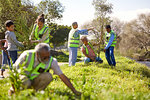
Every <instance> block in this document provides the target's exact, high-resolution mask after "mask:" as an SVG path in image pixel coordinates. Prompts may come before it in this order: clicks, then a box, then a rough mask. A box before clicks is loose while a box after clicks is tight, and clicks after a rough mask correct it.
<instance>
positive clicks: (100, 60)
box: [84, 57, 103, 64]
mask: <svg viewBox="0 0 150 100" xmlns="http://www.w3.org/2000/svg"><path fill="white" fill-rule="evenodd" d="M89 62H93V61H92V59H90V58H88V57H85V59H84V63H85V64H87V63H89ZM96 62H101V63H102V62H103V60H102V59H101V58H100V57H96Z"/></svg>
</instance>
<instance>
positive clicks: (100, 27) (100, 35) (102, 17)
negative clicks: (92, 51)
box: [92, 0, 112, 56]
mask: <svg viewBox="0 0 150 100" xmlns="http://www.w3.org/2000/svg"><path fill="white" fill-rule="evenodd" d="M92 4H93V6H94V7H95V15H96V19H94V20H93V22H92V23H93V24H94V26H96V27H95V28H96V30H97V32H94V34H95V36H96V37H97V41H99V42H100V44H102V45H104V35H105V33H104V29H105V27H104V26H105V25H106V24H110V22H111V21H110V17H109V16H108V14H110V13H112V4H110V3H107V0H93V3H92ZM99 55H100V45H99V48H98V56H99Z"/></svg>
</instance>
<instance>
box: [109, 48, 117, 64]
mask: <svg viewBox="0 0 150 100" xmlns="http://www.w3.org/2000/svg"><path fill="white" fill-rule="evenodd" d="M110 58H111V61H112V65H113V66H116V61H115V57H114V47H110Z"/></svg>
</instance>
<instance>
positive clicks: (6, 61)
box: [0, 39, 10, 78]
mask: <svg viewBox="0 0 150 100" xmlns="http://www.w3.org/2000/svg"><path fill="white" fill-rule="evenodd" d="M2 44H4V46H3V45H2ZM7 47H8V42H7V41H6V40H5V39H2V40H0V48H1V49H2V67H1V76H0V78H4V75H3V73H4V71H5V67H6V64H9V66H10V59H9V57H8V52H7V50H6V49H7Z"/></svg>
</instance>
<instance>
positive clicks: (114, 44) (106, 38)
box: [105, 31, 117, 47]
mask: <svg viewBox="0 0 150 100" xmlns="http://www.w3.org/2000/svg"><path fill="white" fill-rule="evenodd" d="M111 34H114V36H115V37H114V40H113V42H112V44H111V46H113V47H115V46H116V43H117V40H116V34H115V33H114V31H111V32H110V33H106V34H105V45H107V44H108V42H109V39H110V36H111Z"/></svg>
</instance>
